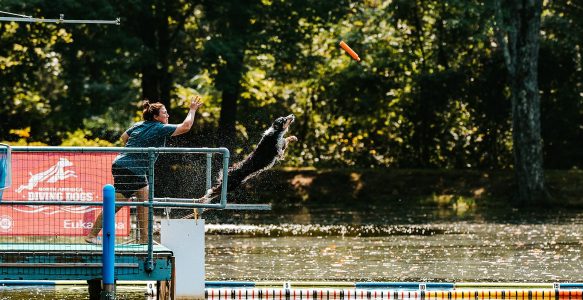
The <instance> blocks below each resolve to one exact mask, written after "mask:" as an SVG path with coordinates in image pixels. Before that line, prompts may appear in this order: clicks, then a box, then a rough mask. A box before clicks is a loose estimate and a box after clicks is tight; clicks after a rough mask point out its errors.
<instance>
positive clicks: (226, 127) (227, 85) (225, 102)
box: [217, 55, 243, 151]
mask: <svg viewBox="0 0 583 300" xmlns="http://www.w3.org/2000/svg"><path fill="white" fill-rule="evenodd" d="M234 57H236V59H235V60H237V61H229V62H228V63H227V66H226V67H225V68H221V69H220V70H219V74H217V87H219V88H220V90H221V91H222V94H223V95H222V101H221V114H220V117H219V134H218V142H219V144H222V146H224V147H227V148H229V149H230V150H231V151H232V150H233V149H231V148H232V147H233V145H234V144H235V138H236V136H237V132H236V127H235V125H236V124H237V99H239V94H240V91H241V78H242V77H243V56H242V55H240V56H239V55H235V56H234Z"/></svg>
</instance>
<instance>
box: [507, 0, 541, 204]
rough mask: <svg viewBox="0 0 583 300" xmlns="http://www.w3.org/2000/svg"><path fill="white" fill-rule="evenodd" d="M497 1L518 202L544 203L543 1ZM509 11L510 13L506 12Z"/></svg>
mask: <svg viewBox="0 0 583 300" xmlns="http://www.w3.org/2000/svg"><path fill="white" fill-rule="evenodd" d="M498 1H499V0H497V3H498V5H497V7H496V10H497V11H496V14H497V16H498V18H497V21H498V23H499V24H498V26H499V28H498V29H499V35H498V40H499V43H500V44H501V46H502V49H503V51H504V59H505V62H506V67H507V70H508V73H509V80H510V88H511V93H512V96H511V99H512V137H513V146H514V169H515V174H516V183H517V198H516V200H517V202H518V204H522V205H525V204H534V205H542V204H544V202H545V201H546V200H547V198H548V196H547V192H546V188H545V181H544V170H543V156H542V138H541V130H540V96H539V88H538V72H537V70H538V55H539V34H540V22H541V10H542V0H521V1H515V0H508V1H506V2H504V3H503V5H502V6H500V5H499V4H500V2H498ZM504 12H506V13H507V15H505V16H504V15H503V13H504Z"/></svg>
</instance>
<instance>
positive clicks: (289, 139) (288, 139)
mask: <svg viewBox="0 0 583 300" xmlns="http://www.w3.org/2000/svg"><path fill="white" fill-rule="evenodd" d="M287 141H288V142H297V141H298V138H297V137H296V136H295V135H292V136H289V137H288V138H287Z"/></svg>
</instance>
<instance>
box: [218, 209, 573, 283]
mask: <svg viewBox="0 0 583 300" xmlns="http://www.w3.org/2000/svg"><path fill="white" fill-rule="evenodd" d="M379 215H380V214H379V213H378V212H371V214H370V215H369V216H359V219H360V220H365V223H366V222H367V221H366V220H367V219H368V218H371V219H370V220H374V221H372V222H370V223H374V224H344V225H343V224H324V225H322V224H320V225H319V224H286V223H278V222H281V221H282V220H283V219H285V216H284V217H281V216H276V217H274V218H273V219H271V220H269V219H265V220H267V221H271V222H273V223H275V224H247V225H245V224H240V223H238V224H231V225H225V224H222V225H219V224H207V237H206V249H207V251H206V274H207V280H257V281H258V280H291V281H302V280H309V281H312V280H316V281H321V280H324V281H325V280H340V281H449V282H462V281H463V282H480V281H490V282H492V281H498V282H501V281H505V282H509V281H510V282H572V281H580V278H581V271H580V270H581V269H582V267H583V259H582V256H581V249H582V246H583V225H582V224H581V218H580V215H578V214H573V213H571V214H556V213H555V214H553V215H550V214H544V215H541V216H537V215H536V214H535V215H530V214H529V215H525V214H517V213H516V212H514V217H513V218H511V219H508V221H504V217H502V216H500V215H498V217H497V218H498V219H495V218H493V219H490V220H484V219H482V218H472V219H469V220H467V219H464V218H460V219H458V220H456V219H455V218H454V219H449V217H448V218H447V220H443V219H442V220H439V218H431V217H427V216H423V218H424V219H425V220H428V219H431V221H430V222H431V224H424V223H423V222H419V223H414V222H415V221H419V220H417V219H415V218H418V217H415V216H406V215H401V216H397V217H395V219H396V220H399V221H397V222H401V223H404V224H401V225H383V224H379V223H382V221H383V220H384V221H385V222H387V223H389V222H390V220H388V218H390V217H389V216H387V215H384V216H382V217H379ZM330 216H331V218H332V219H334V218H336V219H337V220H338V219H347V218H352V217H351V216H348V217H347V216H346V215H342V214H340V216H338V215H334V214H330ZM375 216H376V217H378V218H376V219H375ZM318 217H321V216H318ZM318 217H316V218H318ZM245 218H246V217H239V221H241V219H245ZM251 218H253V217H251ZM298 218H306V219H311V220H313V219H314V217H313V216H310V217H306V216H303V217H294V216H288V220H294V219H296V220H297V219H298ZM399 218H400V219H399ZM379 220H381V222H379ZM246 222H247V223H249V222H248V220H247V221H243V222H242V223H246Z"/></svg>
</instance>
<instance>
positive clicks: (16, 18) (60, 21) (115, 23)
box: [0, 11, 121, 25]
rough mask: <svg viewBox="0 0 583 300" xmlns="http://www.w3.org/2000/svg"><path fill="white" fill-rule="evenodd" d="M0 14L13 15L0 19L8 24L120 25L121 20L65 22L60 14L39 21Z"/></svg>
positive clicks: (28, 17) (25, 16)
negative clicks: (54, 17)
mask: <svg viewBox="0 0 583 300" xmlns="http://www.w3.org/2000/svg"><path fill="white" fill-rule="evenodd" d="M0 13H2V14H8V15H13V16H16V17H0V21H9V22H29V23H69V24H111V25H120V22H121V19H120V18H117V19H115V20H65V15H63V14H60V15H59V19H41V18H33V17H32V16H27V15H19V14H14V13H10V12H5V11H0Z"/></svg>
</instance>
